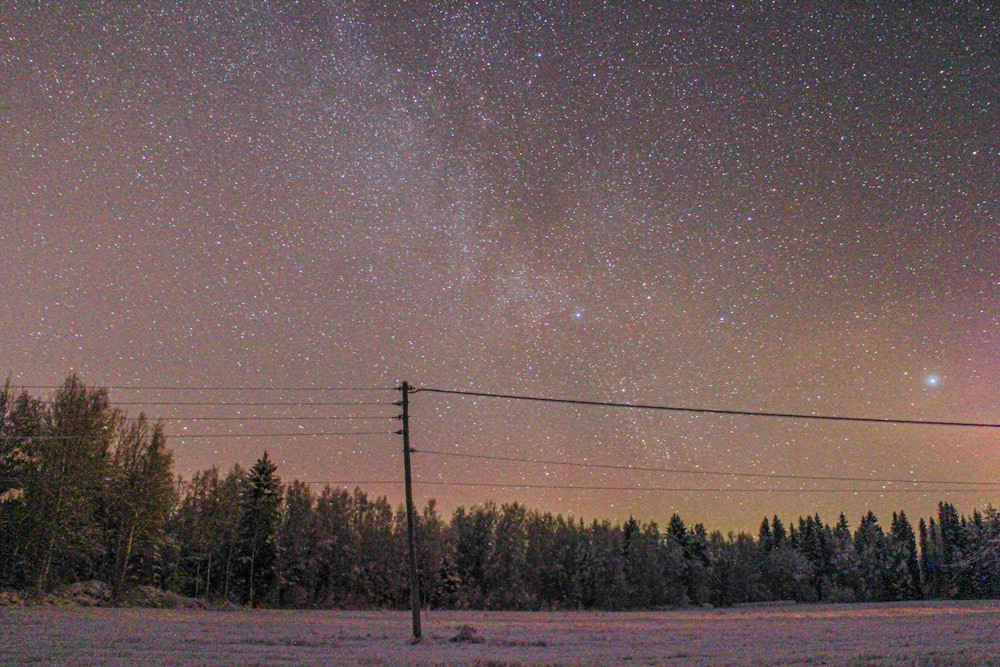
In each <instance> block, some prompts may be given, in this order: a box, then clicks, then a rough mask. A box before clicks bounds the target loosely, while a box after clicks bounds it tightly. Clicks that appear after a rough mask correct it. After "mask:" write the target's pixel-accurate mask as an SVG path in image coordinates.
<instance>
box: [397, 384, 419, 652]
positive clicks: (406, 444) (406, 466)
mask: <svg viewBox="0 0 1000 667" xmlns="http://www.w3.org/2000/svg"><path fill="white" fill-rule="evenodd" d="M399 390H400V391H401V392H402V394H403V400H401V401H400V405H401V406H402V407H403V414H402V415H401V416H400V419H402V420H403V428H402V430H401V431H399V433H400V434H401V435H402V436H403V477H404V479H405V481H406V536H407V540H408V542H409V546H410V549H409V550H410V606H411V608H412V609H413V639H412V643H414V644H416V643H417V642H419V641H420V579H419V578H418V577H417V549H416V545H417V539H416V525H415V522H416V518H415V517H414V513H413V476H412V474H411V473H410V385H409V384H407V383H406V382H404V383H403V386H401V387H400V388H399Z"/></svg>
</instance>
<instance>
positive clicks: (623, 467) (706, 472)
mask: <svg viewBox="0 0 1000 667" xmlns="http://www.w3.org/2000/svg"><path fill="white" fill-rule="evenodd" d="M413 451H414V452H415V453H419V454H431V455H433V456H450V457H454V458H468V459H482V460H488V461H507V462H513V463H537V464H542V465H557V466H567V467H572V468H602V469H608V470H627V471H633V472H665V473H679V474H684V475H718V476H728V477H756V478H763V479H797V480H811V481H824V482H872V483H883V484H957V485H966V486H986V487H1000V482H962V481H954V480H933V479H902V478H901V479H876V478H872V477H838V476H833V475H791V474H780V473H751V472H724V471H721V470H690V469H686V468H654V467H644V466H627V465H615V464H610V463H575V462H572V461H552V460H546V459H528V458H519V457H516V456H490V455H486V454H460V453H458V452H441V451H436V450H433V449H415V450H413ZM932 490H933V489H932Z"/></svg>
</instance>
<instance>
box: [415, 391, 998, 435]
mask: <svg viewBox="0 0 1000 667" xmlns="http://www.w3.org/2000/svg"><path fill="white" fill-rule="evenodd" d="M418 392H428V393H434V394H450V395H452V396H474V397H479V398H502V399H507V400H515V401H535V402H540V403H561V404H566V405H588V406H597V407H604V408H631V409H634V410H660V411H666V412H687V413H694V414H710V415H729V416H737V417H772V418H779V419H813V420H825V421H843V422H862V423H867V424H905V425H915V426H964V427H968V428H1000V423H989V422H956V421H940V420H924V419H894V418H889V417H848V416H841V415H815V414H803V413H795V412H763V411H762V412H757V411H752V410H721V409H716V408H691V407H682V406H672V405H649V404H642V403H615V402H608V401H588V400H582V399H572V398H550V397H544V396H525V395H520V394H496V393H490V392H483V391H461V390H457V389H435V388H432V387H418V388H416V389H414V390H412V392H411V393H414V394H415V393H418Z"/></svg>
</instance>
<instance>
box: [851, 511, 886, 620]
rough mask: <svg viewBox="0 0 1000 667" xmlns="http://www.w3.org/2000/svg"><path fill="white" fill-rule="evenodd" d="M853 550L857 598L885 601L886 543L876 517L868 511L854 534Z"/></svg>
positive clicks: (868, 600)
mask: <svg viewBox="0 0 1000 667" xmlns="http://www.w3.org/2000/svg"><path fill="white" fill-rule="evenodd" d="M854 549H855V551H856V552H857V555H858V570H859V575H860V583H861V586H860V590H859V598H860V599H861V600H864V601H867V602H878V601H882V600H885V599H887V596H888V591H887V590H886V576H885V575H886V567H887V560H888V551H889V547H888V541H887V539H886V536H885V533H884V531H883V530H882V526H880V525H879V523H878V517H876V516H875V514H874V513H873V512H872V511H871V510H869V511H868V513H867V514H866V515H865V516H864V517H862V519H861V523H860V524H859V525H858V530H857V531H856V532H855V534H854Z"/></svg>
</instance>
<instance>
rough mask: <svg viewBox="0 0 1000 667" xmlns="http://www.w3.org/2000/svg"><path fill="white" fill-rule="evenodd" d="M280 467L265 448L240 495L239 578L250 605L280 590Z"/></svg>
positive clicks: (268, 600) (270, 598)
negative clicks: (278, 536) (268, 455)
mask: <svg viewBox="0 0 1000 667" xmlns="http://www.w3.org/2000/svg"><path fill="white" fill-rule="evenodd" d="M276 471H277V465H276V464H275V463H274V462H273V461H271V460H270V459H269V458H267V452H264V455H263V456H262V457H261V458H259V459H258V460H257V462H256V463H254V465H253V467H252V468H250V472H249V473H248V474H247V478H246V481H245V482H244V483H243V488H242V490H241V495H240V518H239V529H238V531H237V554H238V555H237V579H238V581H239V583H240V590H241V592H242V596H241V597H242V600H243V602H244V603H245V604H248V605H250V606H255V605H259V604H268V603H272V602H273V601H274V597H275V594H276V592H277V586H278V544H277V540H276V537H277V534H278V528H279V527H280V525H281V501H282V498H281V480H280V479H279V478H278V477H277V476H276V475H275V472H276Z"/></svg>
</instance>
